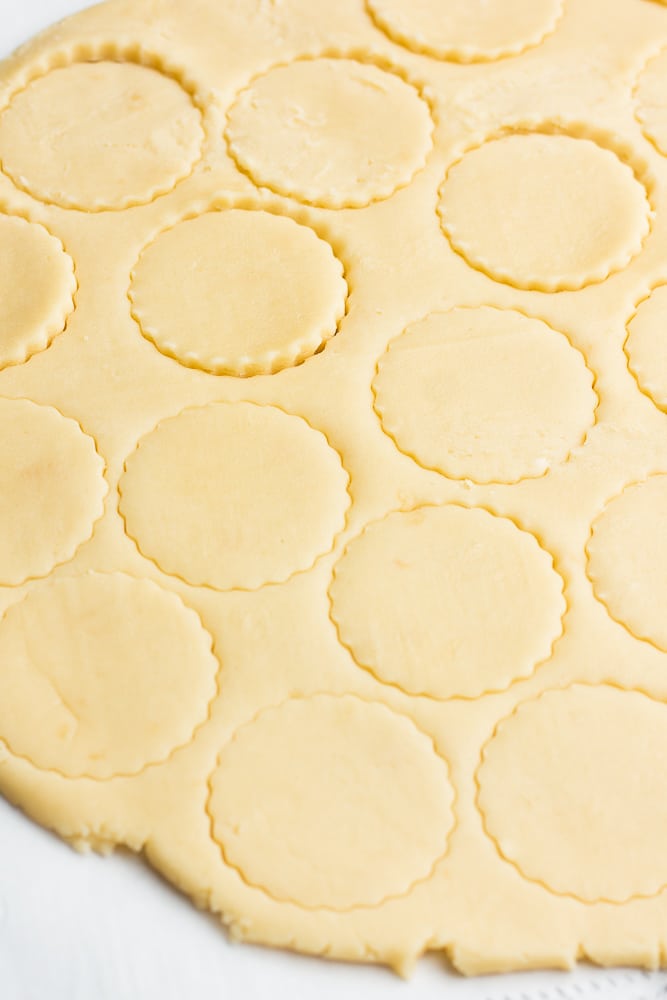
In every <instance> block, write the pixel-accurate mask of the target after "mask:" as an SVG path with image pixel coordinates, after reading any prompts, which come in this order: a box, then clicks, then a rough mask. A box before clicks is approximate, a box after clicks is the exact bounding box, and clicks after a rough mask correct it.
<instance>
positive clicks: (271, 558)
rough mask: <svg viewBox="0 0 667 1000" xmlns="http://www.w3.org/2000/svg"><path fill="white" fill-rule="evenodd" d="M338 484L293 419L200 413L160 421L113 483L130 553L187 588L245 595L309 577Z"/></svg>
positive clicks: (256, 409)
mask: <svg viewBox="0 0 667 1000" xmlns="http://www.w3.org/2000/svg"><path fill="white" fill-rule="evenodd" d="M347 483H348V476H347V473H346V472H345V470H344V469H343V466H342V465H341V460H340V458H339V456H338V453H337V452H335V451H334V450H333V448H330V447H329V445H328V444H327V441H326V439H325V438H324V436H323V435H322V434H321V433H320V432H319V431H316V430H313V428H312V427H310V426H309V425H308V424H307V423H306V421H305V420H303V419H301V417H295V416H291V415H289V414H287V413H284V412H283V411H282V410H278V409H276V407H273V406H257V405H255V404H254V403H212V404H210V405H208V406H205V407H197V408H194V409H188V410H184V411H183V412H182V413H180V414H178V416H176V417H171V418H170V419H168V420H165V421H163V422H162V423H161V424H158V426H157V427H156V428H155V430H154V431H152V432H151V433H150V434H147V435H146V436H145V437H144V438H142V439H141V441H140V442H139V444H138V446H137V449H136V451H134V452H133V453H132V455H130V456H129V458H128V459H127V462H126V466H125V473H124V475H123V477H122V479H121V483H120V490H121V503H120V510H121V513H122V514H123V517H124V518H125V524H126V528H127V531H128V533H129V535H130V537H131V538H133V539H134V540H135V541H136V544H137V547H138V548H139V550H140V551H141V552H142V553H143V554H144V555H145V556H147V557H148V558H149V559H153V561H154V562H156V563H157V564H158V565H159V566H160V568H161V569H162V570H163V571H164V572H166V573H170V574H172V575H174V576H179V577H181V578H182V579H184V580H186V581H187V582H188V583H191V584H193V585H195V586H197V585H199V586H207V587H214V588H216V589H218V590H233V589H242V590H255V589H257V588H259V587H262V586H264V584H267V583H281V582H284V581H285V580H287V579H288V578H289V577H290V576H292V575H293V574H294V573H297V572H299V571H302V570H306V569H309V568H310V567H311V566H312V565H313V563H314V562H315V561H316V559H317V558H318V557H319V556H321V555H323V554H324V553H325V552H328V551H329V550H330V549H331V547H332V545H333V541H334V538H335V536H336V535H337V533H338V532H339V531H340V530H341V529H342V528H343V526H344V524H345V512H346V510H347V508H348V506H349V502H350V498H349V495H348V493H347Z"/></svg>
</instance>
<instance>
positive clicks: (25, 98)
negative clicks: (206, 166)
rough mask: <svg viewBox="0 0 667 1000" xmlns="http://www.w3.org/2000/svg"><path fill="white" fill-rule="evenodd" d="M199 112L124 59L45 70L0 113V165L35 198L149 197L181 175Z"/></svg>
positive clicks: (104, 202)
mask: <svg viewBox="0 0 667 1000" xmlns="http://www.w3.org/2000/svg"><path fill="white" fill-rule="evenodd" d="M202 141H203V130H202V127H201V113H200V112H199V110H198V109H197V108H196V107H195V105H194V104H193V102H192V99H191V98H190V95H189V94H188V93H186V91H185V90H183V88H182V87H181V86H180V85H179V84H178V83H177V82H176V81H175V80H173V79H172V78H171V77H169V76H166V75H165V74H163V73H160V72H158V71H157V70H155V69H151V68H149V67H147V66H141V65H138V64H136V63H131V62H113V61H110V60H109V61H106V60H105V61H100V62H81V63H72V64H71V65H69V66H64V67H59V68H57V69H52V70H50V72H48V73H46V74H45V75H44V76H41V77H38V78H36V79H35V80H32V81H31V82H30V83H29V84H28V85H27V87H25V89H23V90H20V91H18V93H16V94H15V95H14V97H13V98H12V100H11V102H10V104H9V106H8V107H7V108H6V109H5V110H4V111H3V113H2V115H0V162H1V163H2V169H3V171H4V172H5V173H6V174H8V176H9V177H10V178H11V179H12V180H13V181H14V183H15V184H16V185H17V186H18V187H20V188H22V189H23V190H25V191H27V192H28V193H29V194H31V195H33V197H35V198H38V199H39V200H40V201H45V202H49V203H52V204H54V205H59V206H61V207H62V208H78V209H82V210H85V211H93V212H94V211H102V210H104V209H118V208H126V207H127V206H129V205H136V204H141V203H144V202H149V201H152V200H153V198H155V197H157V196H158V195H160V194H165V193H166V192H167V191H170V190H171V189H172V188H173V187H174V185H175V184H176V183H177V182H178V181H179V180H181V179H182V178H184V177H186V176H187V175H188V174H189V173H190V171H191V169H192V167H193V165H194V163H195V162H196V160H197V159H198V157H199V153H200V147H201V145H202Z"/></svg>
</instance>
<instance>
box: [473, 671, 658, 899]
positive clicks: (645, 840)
mask: <svg viewBox="0 0 667 1000" xmlns="http://www.w3.org/2000/svg"><path fill="white" fill-rule="evenodd" d="M477 782H478V804H479V808H480V810H481V812H482V815H483V818H484V824H485V827H486V831H487V833H488V835H489V836H490V837H491V838H492V839H493V840H494V842H495V844H496V846H497V848H498V850H499V851H500V854H501V855H502V856H503V857H504V858H505V859H506V860H507V861H509V862H511V863H512V864H513V865H515V866H516V868H518V870H519V871H520V873H521V874H522V875H523V876H524V877H525V878H528V879H531V880H533V881H536V882H540V883H541V884H542V885H543V886H545V887H546V888H547V889H550V890H551V891H552V892H555V893H559V894H562V895H567V896H573V897H575V898H576V899H579V900H581V901H583V902H586V903H594V902H602V901H606V902H613V903H622V902H626V901H627V900H629V899H632V898H633V897H637V896H652V895H654V894H655V893H657V892H659V891H660V890H661V889H663V888H664V887H665V886H666V885H667V856H666V855H665V850H664V844H665V837H667V706H665V705H664V704H663V703H662V702H658V701H653V700H652V699H651V698H649V697H648V696H646V695H645V694H641V693H640V692H638V691H622V690H619V689H618V688H614V687H611V686H607V685H600V686H596V687H594V686H590V687H589V686H584V685H574V686H572V687H570V688H566V689H564V690H553V691H547V692H545V693H544V694H542V695H541V696H540V697H538V698H536V699H535V700H533V701H527V702H524V703H522V704H520V705H519V707H518V708H517V709H516V710H515V712H514V714H513V715H511V716H509V717H508V718H506V719H503V721H502V722H501V723H500V724H499V725H498V727H497V729H496V732H495V734H494V736H493V738H492V739H491V740H490V741H489V743H487V745H486V746H485V748H484V750H483V753H482V764H481V766H480V768H479V771H478V773H477Z"/></svg>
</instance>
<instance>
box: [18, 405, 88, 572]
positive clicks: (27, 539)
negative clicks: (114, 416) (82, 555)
mask: <svg viewBox="0 0 667 1000" xmlns="http://www.w3.org/2000/svg"><path fill="white" fill-rule="evenodd" d="M0 424H1V425H2V426H3V427H4V428H5V433H4V434H3V435H2V436H1V438H0V584H2V585H14V584H19V583H23V582H24V581H25V580H27V579H29V578H31V577H39V576H46V574H47V573H50V572H51V570H52V569H53V567H54V566H56V565H58V564H59V563H62V562H66V561H67V560H68V559H71V557H72V556H73V555H74V553H75V551H76V549H77V548H78V547H79V545H81V544H82V542H85V541H86V540H87V539H89V538H90V537H91V535H92V531H93V524H94V522H95V521H96V520H97V518H98V517H100V516H101V514H102V509H103V506H102V505H103V499H104V496H105V495H106V492H107V485H106V481H105V479H104V476H103V471H104V463H103V461H102V459H101V458H100V456H99V455H98V454H97V451H96V449H95V442H94V441H93V439H92V438H90V437H88V435H87V434H84V433H83V432H82V430H81V428H80V427H79V425H78V424H77V423H76V421H75V420H70V419H68V418H66V417H63V416H61V414H60V413H58V412H57V410H54V409H52V408H51V407H50V406H38V405H37V404H36V403H32V402H30V401H29V400H26V399H0Z"/></svg>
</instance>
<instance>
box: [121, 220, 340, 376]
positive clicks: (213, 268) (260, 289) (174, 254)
mask: <svg viewBox="0 0 667 1000" xmlns="http://www.w3.org/2000/svg"><path fill="white" fill-rule="evenodd" d="M183 275H185V280H183ZM296 275H298V280H297V279H296V277H295V276H296ZM129 295H130V300H131V302H132V313H133V316H134V318H135V319H136V320H137V322H138V323H139V326H140V328H141V331H142V333H143V334H144V336H145V337H147V338H148V339H149V340H151V341H153V343H154V344H155V346H156V347H157V348H158V350H160V351H162V352H163V353H164V354H167V355H169V356H171V357H174V358H175V359H176V360H177V361H180V362H181V363H182V364H186V365H189V366H190V367H193V368H202V369H203V370H204V371H208V372H212V373H214V374H217V375H257V374H270V373H271V372H275V371H279V370H280V369H281V368H285V367H286V366H288V365H296V364H299V363H300V362H301V361H304V360H305V359H306V358H308V357H310V355H312V354H314V353H315V352H316V351H318V350H319V349H320V348H321V347H322V346H323V345H324V343H325V341H327V340H328V339H329V338H330V337H332V336H333V335H334V334H335V332H336V329H337V326H338V323H339V322H340V320H341V319H342V317H343V316H344V314H345V301H346V298H347V284H346V282H345V279H344V277H343V266H342V264H341V263H340V261H339V260H338V259H337V258H336V257H335V256H334V253H333V251H332V249H331V247H330V246H329V244H328V243H325V242H324V240H322V239H320V238H319V237H318V236H317V235H316V234H315V233H314V232H313V230H312V229H309V228H308V227H307V226H301V225H298V224H297V223H296V222H294V221H293V220H292V219H289V218H285V217H281V216H278V215H272V214H270V213H269V212H262V211H257V212H252V211H244V210H239V209H231V210H229V211H222V212H209V213H206V214H204V215H200V216H198V217H197V218H194V219H188V220H186V221H185V222H181V223H179V224H178V225H176V226H174V227H173V228H172V229H169V230H167V231H166V232H164V233H161V234H160V235H159V236H158V237H157V239H156V240H155V241H154V242H152V243H150V244H149V245H148V247H146V248H145V249H144V250H143V251H142V254H141V256H140V258H139V260H138V262H137V263H136V265H135V267H134V270H133V272H132V283H131V286H130V291H129Z"/></svg>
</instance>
